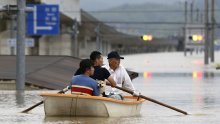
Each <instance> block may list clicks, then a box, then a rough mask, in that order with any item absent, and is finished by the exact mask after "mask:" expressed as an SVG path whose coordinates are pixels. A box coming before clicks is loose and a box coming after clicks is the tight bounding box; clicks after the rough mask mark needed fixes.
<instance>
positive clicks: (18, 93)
mask: <svg viewBox="0 0 220 124" xmlns="http://www.w3.org/2000/svg"><path fill="white" fill-rule="evenodd" d="M16 103H17V106H24V91H16Z"/></svg>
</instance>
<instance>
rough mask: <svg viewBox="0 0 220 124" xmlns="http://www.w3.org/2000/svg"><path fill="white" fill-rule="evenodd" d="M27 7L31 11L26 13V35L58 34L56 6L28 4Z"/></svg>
mask: <svg viewBox="0 0 220 124" xmlns="http://www.w3.org/2000/svg"><path fill="white" fill-rule="evenodd" d="M27 6H28V7H29V8H31V9H32V10H33V12H28V13H27V35H56V34H59V27H60V26H59V25H60V13H59V6H58V5H45V4H28V5H27Z"/></svg>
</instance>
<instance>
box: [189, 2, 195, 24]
mask: <svg viewBox="0 0 220 124" xmlns="http://www.w3.org/2000/svg"><path fill="white" fill-rule="evenodd" d="M193 4H194V2H192V3H191V4H190V22H191V23H193Z"/></svg>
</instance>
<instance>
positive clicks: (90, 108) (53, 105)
mask: <svg viewBox="0 0 220 124" xmlns="http://www.w3.org/2000/svg"><path fill="white" fill-rule="evenodd" d="M41 96H43V97H44V110H45V115H46V116H95V117H122V116H136V115H139V114H140V110H141V105H142V102H143V101H144V99H139V100H137V98H136V97H132V96H125V100H116V99H112V98H106V97H99V96H84V95H73V94H52V93H51V94H49V93H46V94H41Z"/></svg>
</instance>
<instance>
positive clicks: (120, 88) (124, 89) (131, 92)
mask: <svg viewBox="0 0 220 124" xmlns="http://www.w3.org/2000/svg"><path fill="white" fill-rule="evenodd" d="M115 88H117V89H119V90H122V91H124V92H127V93H130V94H132V95H133V94H134V92H133V91H132V90H129V89H127V88H122V87H118V86H115ZM139 97H141V98H143V99H146V100H148V101H151V102H154V103H156V104H159V105H162V106H164V107H167V108H170V109H173V110H175V111H177V112H180V113H182V114H185V115H188V113H187V112H185V111H183V110H180V109H178V108H175V107H173V106H170V105H167V104H165V103H162V102H159V101H157V100H154V99H152V98H149V97H146V96H144V95H141V94H140V95H139Z"/></svg>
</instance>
